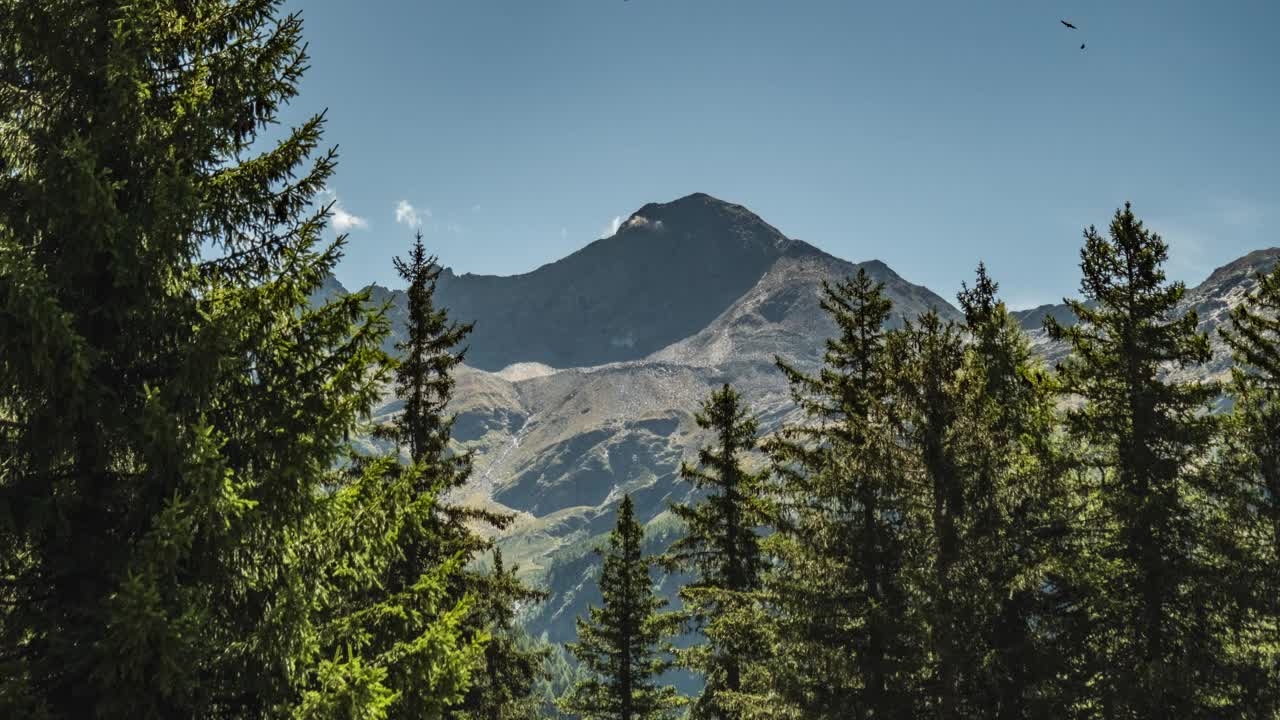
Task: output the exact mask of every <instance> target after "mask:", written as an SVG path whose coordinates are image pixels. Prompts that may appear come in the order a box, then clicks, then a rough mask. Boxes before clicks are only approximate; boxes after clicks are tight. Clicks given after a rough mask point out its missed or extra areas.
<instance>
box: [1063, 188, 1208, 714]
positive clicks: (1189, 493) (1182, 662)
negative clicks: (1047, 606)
mask: <svg viewBox="0 0 1280 720" xmlns="http://www.w3.org/2000/svg"><path fill="white" fill-rule="evenodd" d="M1109 235H1110V237H1109V238H1104V237H1103V236H1102V235H1101V234H1100V233H1098V232H1097V230H1095V229H1094V228H1092V227H1090V228H1089V229H1088V230H1086V231H1085V234H1084V236H1085V247H1084V248H1083V249H1082V250H1081V269H1082V271H1083V276H1084V277H1083V280H1082V282H1081V291H1082V293H1083V295H1084V297H1085V301H1081V300H1072V301H1069V305H1070V307H1071V309H1072V311H1074V312H1075V313H1076V315H1077V317H1078V318H1079V323H1078V324H1077V325H1074V326H1072V327H1064V326H1063V325H1061V324H1059V323H1058V322H1057V321H1055V320H1053V319H1052V318H1050V319H1049V320H1048V321H1047V322H1046V328H1047V329H1048V331H1049V333H1050V335H1051V337H1053V338H1054V339H1057V340H1061V341H1065V342H1067V343H1068V344H1069V345H1070V347H1071V351H1072V354H1071V355H1070V356H1069V357H1068V358H1067V359H1066V360H1064V361H1063V362H1062V363H1061V364H1060V365H1059V367H1058V374H1059V380H1060V382H1061V384H1062V389H1063V392H1064V393H1065V394H1066V395H1067V397H1068V398H1073V399H1077V400H1078V403H1079V404H1078V406H1077V407H1074V408H1072V409H1071V410H1070V411H1069V412H1068V413H1067V418H1066V419H1067V427H1068V429H1069V431H1070V432H1071V433H1073V434H1074V435H1075V436H1076V437H1078V438H1080V439H1081V440H1082V441H1083V442H1085V443H1087V453H1088V454H1087V456H1086V457H1085V458H1083V461H1084V464H1085V465H1086V466H1088V467H1092V468H1095V472H1094V473H1093V474H1092V477H1091V478H1090V483H1089V485H1087V486H1086V487H1085V488H1083V490H1084V492H1085V493H1086V498H1085V503H1084V504H1083V507H1082V511H1083V513H1084V515H1083V518H1082V520H1083V523H1084V526H1083V530H1084V532H1085V533H1087V536H1088V538H1089V542H1088V544H1087V545H1086V546H1085V548H1084V551H1085V553H1087V557H1088V562H1087V564H1082V565H1081V577H1079V578H1077V582H1078V584H1079V587H1081V588H1082V589H1083V590H1084V596H1083V598H1082V603H1084V605H1085V607H1086V611H1087V613H1088V615H1089V617H1088V621H1089V626H1090V633H1089V636H1088V637H1087V639H1086V642H1085V644H1084V645H1083V647H1082V648H1080V650H1082V655H1081V658H1080V659H1081V661H1082V662H1083V663H1085V665H1086V668H1087V671H1088V673H1089V675H1090V677H1089V687H1090V697H1089V699H1088V701H1087V706H1086V707H1085V708H1083V710H1082V711H1083V712H1084V713H1085V714H1088V715H1091V716H1098V715H1101V716H1103V717H1134V718H1163V717H1186V718H1192V717H1222V716H1223V713H1224V712H1227V710H1226V709H1224V707H1223V706H1224V705H1228V706H1229V704H1230V703H1231V702H1232V698H1231V697H1230V690H1231V688H1230V687H1229V682H1228V680H1227V678H1226V677H1224V666H1223V657H1224V655H1223V653H1224V648H1223V643H1224V638H1225V637H1226V635H1227V632H1226V628H1225V627H1224V626H1225V625H1226V624H1228V623H1229V622H1230V617H1229V616H1230V613H1229V612H1228V602H1227V598H1225V597H1223V593H1222V592H1221V585H1222V583H1220V582H1219V581H1218V580H1217V579H1216V578H1215V576H1216V575H1218V574H1219V573H1218V571H1217V570H1216V569H1215V568H1216V567H1221V562H1222V558H1221V557H1219V556H1218V550H1219V544H1218V542H1217V540H1216V538H1214V537H1213V534H1214V533H1213V532H1212V531H1213V529H1214V528H1215V527H1217V525H1218V523H1217V522H1216V516H1218V515H1220V514H1221V512H1222V511H1223V505H1222V503H1223V496H1222V494H1221V493H1220V492H1219V489H1218V488H1216V487H1214V484H1213V483H1212V482H1211V481H1210V480H1209V477H1208V476H1209V474H1208V473H1206V472H1205V465H1206V460H1207V458H1208V453H1209V451H1210V449H1211V444H1212V441H1213V437H1214V426H1215V420H1214V418H1213V417H1212V416H1210V415H1209V414H1208V409H1209V402H1210V401H1211V400H1212V399H1213V398H1214V396H1215V395H1216V393H1217V389H1216V388H1215V387H1214V386H1213V385H1212V384H1208V383H1203V384H1197V383H1189V382H1176V381H1173V380H1170V379H1168V378H1167V377H1166V372H1167V371H1168V370H1169V369H1171V368H1173V369H1176V368H1182V367H1193V366H1195V365H1198V364H1200V363H1203V362H1204V361H1205V360H1207V359H1208V357H1209V345H1208V340H1207V338H1206V337H1205V336H1204V335H1202V334H1201V333H1199V332H1197V329H1196V328H1197V323H1198V319H1197V317H1196V315H1195V313H1194V312H1186V313H1183V312H1181V311H1180V309H1179V306H1178V303H1179V301H1180V300H1181V299H1182V297H1183V294H1184V287H1183V285H1182V284H1181V283H1170V282H1167V281H1166V279H1165V274H1164V271H1163V269H1162V266H1163V264H1164V262H1165V260H1166V258H1167V246H1166V245H1165V243H1164V241H1163V240H1162V239H1161V238H1160V236H1159V235H1156V234H1155V233H1152V232H1151V231H1149V230H1147V229H1146V228H1145V227H1144V225H1143V223H1142V222H1141V221H1139V220H1138V219H1137V218H1136V217H1135V216H1134V214H1133V211H1132V209H1131V208H1130V207H1129V205H1128V204H1126V205H1125V207H1124V208H1123V209H1121V210H1118V211H1117V212H1116V214H1115V217H1114V218H1113V220H1112V222H1111V226H1110V232H1109Z"/></svg>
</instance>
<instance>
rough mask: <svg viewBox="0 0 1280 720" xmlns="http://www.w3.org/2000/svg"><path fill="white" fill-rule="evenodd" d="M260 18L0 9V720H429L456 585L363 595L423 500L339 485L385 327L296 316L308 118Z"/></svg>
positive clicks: (326, 164) (190, 6)
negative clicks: (298, 115)
mask: <svg viewBox="0 0 1280 720" xmlns="http://www.w3.org/2000/svg"><path fill="white" fill-rule="evenodd" d="M280 5H281V3H280V2H277V1H274V0H240V1H232V0H187V1H185V2H181V3H173V2H158V1H147V0H140V1H131V2H112V1H104V2H80V1H71V2H57V3H49V2H43V1H34V0H10V1H8V2H4V3H0V38H3V39H2V40H0V336H3V338H4V352H3V353H2V354H0V386H3V391H2V392H0V420H2V421H3V426H4V431H3V433H0V435H2V437H0V547H3V548H4V550H3V553H0V647H2V648H3V649H2V650H0V715H3V716H5V717H24V718H83V717H95V718H174V717H202V718H203V717H283V716H293V717H298V718H319V717H338V716H342V717H350V716H361V717H369V718H377V717H384V716H386V715H388V714H389V713H390V714H394V713H401V714H411V715H413V716H414V717H435V716H438V715H439V713H440V712H441V711H442V710H443V708H444V707H445V706H447V705H448V704H449V703H450V702H452V701H455V700H457V699H459V698H460V697H461V695H462V692H463V690H464V689H465V687H466V682H467V679H468V671H469V668H470V666H471V665H472V663H473V662H474V660H475V658H476V653H477V652H478V648H476V647H475V646H474V645H473V644H471V643H469V642H466V641H463V640H461V639H460V638H459V632H458V628H457V623H458V621H459V619H460V617H461V615H462V614H463V612H464V611H465V607H462V606H460V605H451V604H449V603H448V602H447V601H446V600H445V598H444V597H443V594H442V588H443V586H444V585H445V584H446V583H447V582H448V578H449V575H450V573H451V572H453V570H454V567H455V566H454V565H450V564H440V565H438V566H435V567H432V568H431V569H429V570H427V571H424V572H422V573H420V574H419V575H418V576H417V577H416V578H415V579H414V581H413V582H412V583H406V584H405V586H404V587H403V589H402V590H401V591H398V592H388V591H387V590H386V589H385V588H382V587H381V586H380V581H381V580H382V577H383V575H384V573H385V572H386V571H387V570H388V568H389V567H390V566H391V565H392V564H393V563H394V562H395V560H396V559H397V557H398V556H399V549H398V548H397V547H395V545H394V543H392V542H390V541H389V540H390V539H393V538H395V537H397V536H398V535H399V534H400V532H401V529H402V528H403V526H405V525H406V524H412V523H413V522H414V521H415V518H420V517H422V516H423V515H424V514H429V513H430V512H431V510H432V508H433V507H434V498H433V497H432V495H431V494H429V493H422V492H419V490H418V489H417V488H416V487H414V484H413V479H414V477H415V476H414V475H413V474H412V473H410V474H401V473H391V472H390V468H389V466H388V464H387V463H376V462H375V463H371V464H369V465H368V466H366V467H365V468H364V470H363V471H361V472H351V471H348V470H341V469H337V465H338V462H339V461H340V459H341V455H342V451H343V446H344V437H345V436H346V435H347V434H348V433H349V432H350V431H351V430H352V429H354V428H355V427H356V426H357V424H358V422H360V421H361V420H362V419H363V418H365V417H367V415H368V412H369V411H370V409H371V407H372V406H373V404H374V403H375V402H376V401H377V398H378V394H379V388H380V385H381V383H382V382H384V381H385V380H386V374H385V372H384V371H383V370H382V361H383V359H384V358H383V356H382V354H381V352H380V351H379V350H378V347H379V344H380V342H381V338H382V337H383V336H384V335H385V333H386V330H387V327H386V322H385V319H384V318H382V317H381V315H379V314H370V313H368V312H366V311H365V310H364V309H363V303H364V302H365V301H366V300H367V297H366V296H364V295H361V294H356V295H352V296H348V297H344V298H337V299H335V300H333V301H332V302H330V303H328V304H326V305H324V306H323V307H319V308H312V307H311V306H310V303H309V298H310V297H311V295H312V293H313V292H314V291H315V290H316V289H317V288H319V287H320V285H321V283H322V281H323V279H324V277H325V276H326V275H328V274H329V273H330V272H331V271H332V269H333V266H334V264H335V263H336V262H337V260H338V257H339V255H340V249H341V247H342V243H343V242H344V239H342V238H340V239H339V240H338V241H336V242H334V243H326V242H324V241H322V237H323V233H324V231H325V223H326V219H327V216H328V211H329V207H327V206H321V207H316V206H315V204H314V201H315V199H316V196H317V193H319V192H320V190H321V189H322V188H323V187H324V185H325V183H326V181H327V180H328V179H329V178H330V176H331V174H332V172H333V169H334V158H335V155H334V153H333V152H332V151H330V152H323V153H320V154H319V155H315V151H316V149H317V147H319V144H320V142H321V128H322V125H323V121H322V117H321V116H313V117H310V118H305V119H304V120H303V121H302V122H301V124H299V125H298V126H296V127H294V128H291V129H287V130H286V131H285V132H283V133H280V134H279V135H278V136H279V137H280V138H281V139H279V140H270V139H268V135H269V133H270V135H276V133H274V132H271V131H272V129H273V126H275V125H276V124H277V119H278V117H279V114H280V112H281V110H282V107H283V105H284V104H285V103H287V102H288V101H289V100H290V99H291V98H293V97H294V95H295V94H296V92H297V86H298V82H299V80H300V78H301V75H302V72H303V70H304V69H305V67H306V65H307V57H306V54H305V52H304V46H303V42H302V37H301V32H302V26H301V21H300V19H299V18H298V17H297V16H296V15H287V16H286V15H282V14H281V12H280V9H279V8H280Z"/></svg>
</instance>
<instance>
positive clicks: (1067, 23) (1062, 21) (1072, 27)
mask: <svg viewBox="0 0 1280 720" xmlns="http://www.w3.org/2000/svg"><path fill="white" fill-rule="evenodd" d="M1058 22H1060V23H1062V24H1063V25H1066V26H1067V27H1069V28H1071V29H1072V30H1078V29H1079V28H1077V27H1076V26H1075V25H1072V24H1071V23H1069V22H1067V21H1066V20H1059V21H1058Z"/></svg>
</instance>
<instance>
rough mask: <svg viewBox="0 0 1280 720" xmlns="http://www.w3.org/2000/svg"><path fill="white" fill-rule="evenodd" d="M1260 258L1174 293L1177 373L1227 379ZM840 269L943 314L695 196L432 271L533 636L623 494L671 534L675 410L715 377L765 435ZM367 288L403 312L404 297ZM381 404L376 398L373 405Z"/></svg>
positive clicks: (1039, 314) (570, 607) (468, 428)
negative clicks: (454, 329)
mask: <svg viewBox="0 0 1280 720" xmlns="http://www.w3.org/2000/svg"><path fill="white" fill-rule="evenodd" d="M1277 260H1280V250H1276V249H1273V250H1265V251H1260V252H1257V253H1253V254H1251V255H1249V256H1246V257H1244V258H1241V259H1240V260H1237V261H1236V262H1233V263H1231V264H1229V265H1227V266H1224V267H1223V268H1219V269H1218V270H1217V271H1215V272H1214V273H1213V274H1212V275H1211V276H1210V277H1209V278H1208V279H1207V280H1206V281H1205V282H1204V283H1202V284H1200V285H1199V286H1197V287H1195V288H1192V289H1190V290H1189V291H1188V293H1187V296H1186V299H1185V302H1184V307H1185V308H1186V309H1192V308H1194V309H1195V310H1196V311H1197V312H1198V313H1199V315H1200V318H1201V327H1202V329H1204V330H1205V331H1207V332H1210V333H1213V334H1214V335H1215V340H1214V359H1213V361H1212V362H1211V363H1209V364H1208V365H1207V366H1206V367H1204V368H1199V369H1196V370H1194V371H1190V372H1191V373H1192V374H1195V375H1197V376H1202V377H1221V376H1222V375H1224V374H1225V373H1226V371H1227V369H1228V367H1229V353H1227V352H1226V350H1225V347H1224V346H1223V345H1222V343H1221V341H1220V340H1219V339H1217V338H1216V329H1217V328H1218V327H1220V326H1221V325H1222V324H1223V323H1225V322H1227V321H1228V319H1229V311H1230V308H1232V307H1234V306H1235V305H1236V304H1238V303H1239V302H1240V301H1241V300H1242V299H1243V298H1244V297H1246V296H1247V294H1248V292H1250V290H1251V289H1252V287H1253V284H1254V281H1253V279H1252V278H1253V276H1254V274H1256V272H1258V271H1260V270H1266V269H1268V268H1269V267H1270V266H1272V265H1273V264H1274V263H1275V262H1276V261H1277ZM858 268H865V269H866V270H867V272H868V273H870V274H871V275H872V277H874V278H875V279H877V280H879V281H881V282H884V283H885V286H886V290H887V293H888V295H889V297H890V298H891V299H892V300H893V301H894V317H893V319H892V321H891V322H892V323H893V324H898V323H900V322H901V321H902V320H903V319H911V318H914V317H915V316H917V315H918V314H919V313H921V312H925V311H927V310H929V309H934V310H936V311H937V312H939V313H940V314H941V315H942V316H943V317H944V318H948V319H956V318H958V317H959V313H958V312H957V311H956V310H955V308H954V307H953V306H952V305H951V304H949V303H948V302H947V301H946V300H944V299H943V298H941V297H939V296H938V295H936V294H935V293H933V292H931V291H930V290H928V289H927V288H924V287H921V286H918V285H913V284H911V283H910V282H908V281H907V280H905V279H903V278H902V277H900V276H899V275H897V274H896V273H895V272H894V271H893V270H892V269H890V268H889V267H888V266H886V265H884V264H883V263H881V262H878V261H875V260H872V261H868V262H864V263H861V264H854V263H851V262H848V261H845V260H841V259H839V258H836V257H833V256H831V255H828V254H827V253H824V252H822V251H821V250H818V249H817V248H815V247H813V246H812V245H809V244H807V243H804V242H801V241H798V240H792V239H788V238H786V237H785V236H783V235H782V234H781V233H780V232H779V231H778V230H776V229H775V228H773V227H772V226H770V225H768V224H767V223H765V222H764V221H763V220H761V219H760V218H758V217H756V216H755V215H753V214H752V213H750V211H748V210H746V209H745V208H743V207H741V206H738V205H732V204H729V203H724V202H721V201H719V200H716V199H715V198H712V197H710V196H707V195H702V194H696V195H691V196H688V197H685V198H681V199H679V200H676V201H674V202H671V203H666V204H650V205H646V206H644V207H643V208H641V209H640V210H639V211H637V212H636V213H634V214H633V215H632V216H631V218H630V219H629V220H628V221H627V223H625V224H624V225H623V227H622V228H621V229H620V230H619V231H618V233H617V234H616V235H614V236H612V237H610V238H605V239H602V240H598V241H596V242H594V243H592V244H591V245H589V246H587V247H586V248H584V249H583V250H581V251H579V252H578V253H575V254H573V255H571V256H569V257H567V258H564V259H562V260H559V261H557V262H554V263H551V264H549V265H546V266H543V267H542V268H539V269H537V270H535V271H533V272H531V273H527V274H525V275H518V276H513V277H507V278H502V277H489V276H474V275H462V276H458V275H454V274H452V273H450V272H447V271H446V272H445V273H444V274H443V275H442V277H441V281H440V287H439V292H438V294H437V300H438V302H440V303H441V304H443V305H445V306H447V307H448V308H449V309H450V313H451V316H452V317H453V318H455V319H457V320H462V321H472V320H474V321H475V322H476V323H477V324H476V331H475V333H474V334H473V336H472V338H471V351H470V354H469V355H468V361H469V365H471V366H472V367H467V368H465V369H464V371H463V372H461V373H460V374H459V377H458V386H457V390H456V398H455V402H454V404H453V406H452V410H453V411H454V412H455V413H457V424H456V426H455V431H456V432H455V439H456V441H457V442H458V444H459V447H460V448H466V449H470V450H472V451H474V452H475V458H476V461H475V468H476V472H475V474H474V476H473V480H472V483H471V485H470V486H469V487H468V488H467V490H466V492H465V493H464V497H461V498H459V499H460V500H465V501H467V502H472V503H479V504H485V505H488V506H491V507H495V508H504V509H507V510H509V511H511V512H514V513H516V514H517V521H516V522H515V523H514V524H513V526H512V527H511V528H510V529H509V530H507V531H505V532H504V533H503V534H502V535H501V536H500V537H498V538H496V539H497V541H498V543H499V545H500V546H501V547H502V548H503V550H504V554H505V555H506V556H507V557H508V558H510V559H514V560H515V561H517V562H519V563H520V565H521V567H522V568H523V572H524V573H525V574H526V575H527V576H528V577H530V578H533V579H535V580H536V581H537V582H539V583H541V584H543V585H544V586H546V587H547V588H548V589H549V590H550V592H551V598H550V599H549V600H548V601H547V602H546V603H545V604H543V605H542V606H540V607H538V608H534V609H531V615H530V617H529V619H528V624H529V626H530V628H531V629H532V630H533V631H534V632H535V633H543V632H545V633H547V634H548V636H549V637H550V638H551V639H553V640H565V639H570V638H571V637H572V633H573V618H574V617H575V616H576V615H578V614H581V613H582V612H584V611H585V607H586V604H587V603H588V602H594V601H597V600H598V596H597V595H596V594H595V589H594V582H593V577H594V575H593V573H594V572H595V571H596V566H595V560H594V556H592V555H591V554H590V550H591V549H592V548H593V547H594V546H595V544H597V543H598V542H599V541H600V540H601V538H602V535H603V534H604V533H606V532H607V531H608V530H609V528H610V527H611V526H612V523H613V509H614V506H615V505H616V503H617V502H618V500H620V498H621V496H622V494H623V493H630V494H631V495H632V497H633V498H634V500H635V501H636V505H637V514H638V515H639V516H640V517H641V519H642V520H644V521H646V522H647V523H648V529H649V533H650V541H651V542H652V543H654V546H655V547H659V546H661V545H663V544H664V543H665V542H666V541H667V540H668V539H669V538H670V537H671V536H672V534H673V533H675V532H678V528H676V526H675V523H674V522H673V521H672V519H671V517H670V514H669V513H667V512H666V511H665V510H666V507H667V506H668V504H669V503H671V502H673V501H682V500H685V499H687V497H688V489H687V487H686V486H685V484H684V483H682V482H681V481H680V480H679V478H678V470H679V466H680V463H681V461H682V460H685V459H692V457H693V454H694V453H695V452H696V449H697V447H698V446H700V445H701V444H702V443H703V442H705V441H707V440H708V438H707V437H706V436H705V435H704V434H703V433H702V432H701V431H700V430H699V429H698V428H697V427H696V425H695V423H694V421H693V413H694V412H695V411H696V410H697V408H698V406H699V404H700V403H701V401H702V400H703V398H705V397H706V396H707V394H708V393H709V392H710V391H711V390H712V389H714V388H716V387H719V386H720V385H721V384H723V383H725V382H732V383H733V384H734V386H735V387H737V388H738V389H739V390H740V391H741V392H743V394H744V395H745V396H746V398H747V400H748V402H750V403H751V405H752V406H753V407H754V409H755V410H756V411H757V413H759V415H760V416H761V419H762V428H763V430H764V431H765V432H772V431H774V430H776V429H777V428H778V427H780V426H781V425H782V424H783V422H784V421H785V420H786V418H787V416H788V415H789V414H790V413H791V412H792V410H793V407H792V404H791V401H790V396H789V394H788V390H787V387H786V383H785V381H784V380H783V378H782V377H781V374H780V373H779V372H777V371H776V369H775V368H774V366H773V363H774V358H775V356H776V357H782V358H784V359H786V360H787V361H788V362H791V363H794V364H797V365H799V366H801V367H807V368H812V367H815V366H816V365H817V364H818V362H819V361H820V358H821V353H822V350H823V341H824V339H825V338H826V337H828V336H829V335H831V334H832V332H833V331H834V327H833V326H832V325H831V323H830V321H829V320H828V319H827V318H826V316H825V315H824V313H822V311H821V310H820V308H819V307H818V301H819V289H820V285H821V282H822V281H823V280H826V281H830V282H835V281H839V280H840V279H843V278H844V277H847V276H848V275H850V274H852V273H854V272H856V271H857V269H858ZM339 291H341V289H340V288H332V287H326V288H325V291H324V292H339ZM374 294H375V301H381V300H390V301H391V302H392V303H393V306H395V307H396V308H397V309H400V308H403V294H402V293H399V292H392V291H388V290H385V289H381V288H375V293H374ZM1050 314H1052V315H1054V316H1055V317H1058V318H1059V319H1060V320H1062V321H1066V322H1070V321H1072V320H1073V316H1072V315H1071V313H1070V311H1069V310H1068V309H1067V308H1066V307H1065V306H1045V307H1042V308H1036V309H1033V310H1029V311H1024V312H1021V313H1019V314H1018V317H1019V319H1020V320H1021V321H1022V322H1023V324H1024V327H1026V328H1027V331H1028V333H1029V334H1030V336H1031V337H1032V339H1033V341H1034V342H1035V343H1036V345H1037V347H1038V348H1039V350H1040V353H1041V354H1042V355H1043V356H1044V357H1045V358H1046V359H1047V360H1048V361H1050V362H1053V361H1054V360H1056V359H1057V358H1060V357H1061V356H1062V354H1063V353H1064V352H1065V349H1064V348H1062V347H1060V346H1059V345H1057V344H1055V343H1052V342H1050V341H1049V340H1048V339H1047V337H1045V335H1044V332H1043V330H1042V329H1041V324H1042V322H1043V318H1044V317H1045V316H1046V315H1050ZM393 322H397V323H398V320H397V318H396V317H395V316H393ZM396 331H397V334H398V333H399V332H401V331H402V327H400V326H399V325H398V324H397V327H396ZM397 410H398V404H397V403H395V402H394V401H393V400H392V399H391V398H388V402H387V404H386V405H385V406H384V407H383V408H382V409H381V410H380V414H382V415H384V416H389V415H391V414H393V413H394V412H396V411H397Z"/></svg>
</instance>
